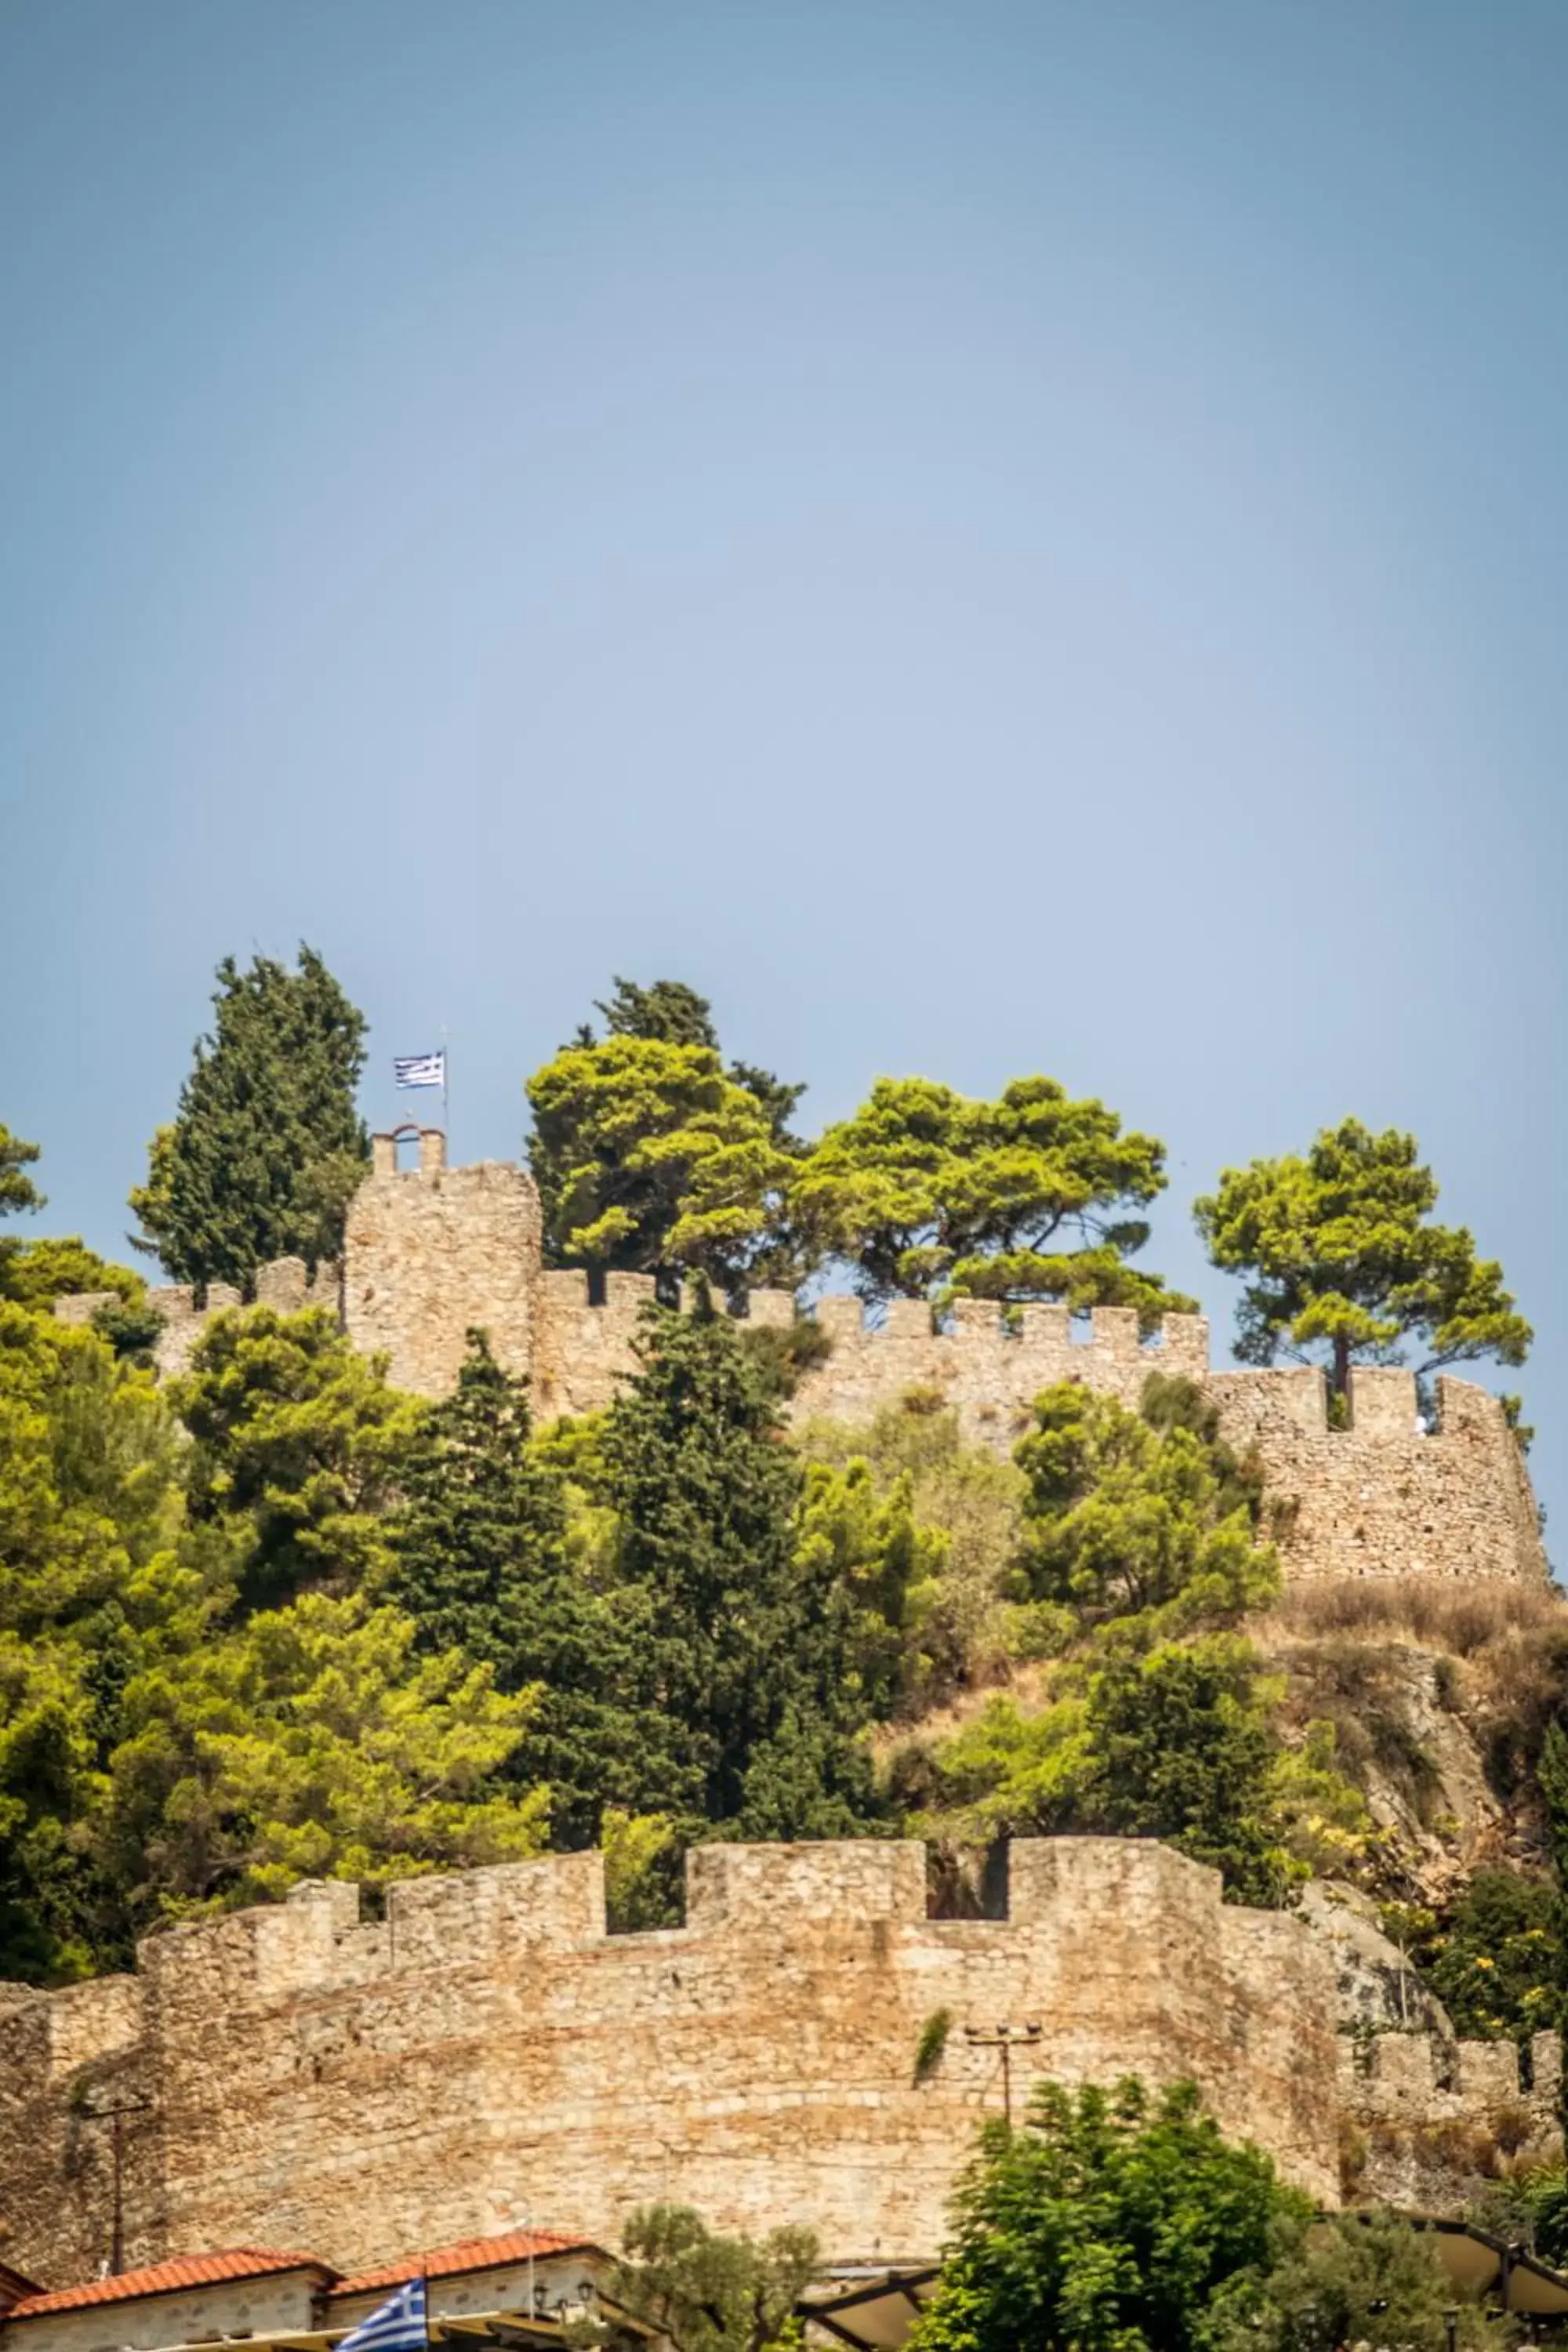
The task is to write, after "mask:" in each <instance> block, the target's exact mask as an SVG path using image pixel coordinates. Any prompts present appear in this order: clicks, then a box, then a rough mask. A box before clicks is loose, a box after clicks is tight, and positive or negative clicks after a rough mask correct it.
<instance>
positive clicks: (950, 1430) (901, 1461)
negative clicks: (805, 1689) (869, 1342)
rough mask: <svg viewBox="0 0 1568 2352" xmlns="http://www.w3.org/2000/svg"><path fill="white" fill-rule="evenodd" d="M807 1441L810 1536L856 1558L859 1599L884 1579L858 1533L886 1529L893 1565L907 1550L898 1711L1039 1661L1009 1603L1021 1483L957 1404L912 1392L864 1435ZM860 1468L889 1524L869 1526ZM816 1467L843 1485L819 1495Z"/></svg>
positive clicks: (824, 1430)
mask: <svg viewBox="0 0 1568 2352" xmlns="http://www.w3.org/2000/svg"><path fill="white" fill-rule="evenodd" d="M804 1328H808V1329H811V1328H816V1327H815V1326H814V1325H806V1326H805V1327H804ZM798 1442H799V1444H800V1445H801V1448H802V1451H803V1453H804V1454H805V1457H806V1461H807V1465H808V1468H807V1485H806V1499H805V1510H804V1514H803V1519H802V1528H803V1536H804V1535H805V1533H807V1532H809V1531H811V1530H812V1529H813V1528H814V1526H816V1527H817V1528H819V1530H820V1531H822V1532H826V1533H827V1534H828V1536H829V1538H830V1540H831V1541H832V1543H833V1544H834V1545H835V1547H836V1548H838V1549H839V1552H840V1556H841V1557H843V1558H846V1559H847V1558H848V1557H849V1556H850V1555H851V1553H853V1556H854V1557H855V1559H857V1560H858V1562H859V1563H860V1565H859V1567H858V1570H857V1580H858V1584H859V1588H860V1590H861V1591H862V1593H864V1592H865V1591H867V1585H866V1578H867V1573H868V1570H869V1571H870V1575H871V1579H872V1583H873V1586H874V1585H875V1583H876V1581H877V1580H878V1571H877V1570H876V1567H875V1561H876V1557H877V1554H876V1550H875V1549H874V1548H872V1549H867V1548H866V1546H865V1544H864V1543H863V1542H862V1540H861V1538H860V1537H859V1535H858V1533H856V1528H857V1524H858V1523H859V1524H860V1525H868V1526H869V1528H870V1531H871V1533H872V1534H873V1536H875V1535H876V1532H877V1529H878V1528H879V1527H880V1528H884V1529H885V1530H886V1533H887V1535H888V1537H889V1538H890V1539H891V1548H890V1549H889V1554H888V1555H887V1557H888V1559H889V1565H890V1566H891V1565H896V1564H897V1554H898V1551H899V1550H900V1549H902V1548H904V1547H906V1546H907V1547H908V1549H909V1551H910V1562H909V1570H908V1573H907V1575H906V1577H905V1579H904V1581H903V1586H902V1598H901V1604H900V1606H901V1627H902V1631H901V1639H900V1656H899V1664H898V1676H897V1680H898V1698H899V1711H900V1712H904V1711H909V1712H911V1713H912V1712H916V1711H919V1710H921V1709H923V1708H926V1707H929V1706H932V1705H940V1704H941V1703H942V1701H943V1700H944V1699H946V1698H947V1697H949V1696H952V1693H953V1692H955V1691H957V1690H962V1689H966V1688H968V1689H978V1688H982V1687H984V1685H986V1684H987V1683H990V1682H993V1681H994V1680H995V1679H997V1677H998V1675H999V1674H1000V1673H1001V1671H1002V1670H1003V1669H1004V1668H1005V1666H1006V1665H1007V1664H1009V1663H1011V1662H1012V1661H1014V1660H1015V1659H1016V1658H1017V1657H1019V1656H1021V1655H1024V1654H1034V1652H1033V1650H1032V1648H1031V1643H1032V1640H1033V1634H1034V1626H1033V1623H1032V1622H1031V1619H1030V1612H1028V1611H1026V1610H1025V1609H1021V1608H1019V1607H1018V1606H1017V1605H1016V1604H1015V1603H1012V1602H1010V1601H1008V1599H1007V1598H1006V1595H1007V1593H1008V1591H1009V1590H1010V1589H1011V1587H1012V1583H1013V1579H1014V1564H1015V1560H1016V1553H1017V1549H1018V1536H1019V1506H1020V1501H1021V1497H1022V1494H1023V1489H1024V1481H1023V1478H1022V1475H1021V1474H1020V1473H1019V1471H1018V1470H1017V1469H1016V1467H1015V1466H1014V1465H1013V1464H1012V1463H1010V1462H1000V1461H998V1460H997V1458H996V1456H995V1454H994V1453H993V1452H992V1451H991V1450H990V1448H989V1447H988V1446H984V1445H970V1444H966V1443H965V1442H964V1439H963V1433H962V1432H961V1430H960V1427H959V1420H958V1415H957V1413H956V1412H954V1411H953V1410H952V1407H951V1406H950V1405H946V1404H944V1403H943V1402H942V1400H941V1399H940V1398H939V1397H937V1396H934V1395H932V1394H930V1393H927V1392H923V1391H910V1392H909V1393H907V1394H906V1395H904V1396H903V1397H900V1399H899V1400H898V1402H896V1403H892V1404H889V1405H885V1406H884V1407H883V1408H882V1409H881V1410H880V1411H879V1412H877V1413H876V1414H875V1415H874V1416H873V1418H872V1419H871V1421H870V1422H869V1423H866V1424H864V1425H861V1426H857V1427H851V1426H846V1425H841V1424H839V1423H832V1422H812V1423H808V1425H807V1427H806V1428H805V1432H804V1433H802V1434H801V1436H800V1438H799V1440H798ZM857 1465H859V1469H860V1473H861V1475H864V1474H868V1475H869V1479H870V1484H871V1487H872V1489H873V1491H874V1494H875V1497H876V1501H877V1505H878V1507H879V1509H880V1510H882V1511H885V1512H886V1513H887V1517H886V1518H885V1519H882V1520H880V1521H879V1520H877V1519H875V1518H873V1519H871V1520H870V1521H867V1519H866V1516H865V1515H866V1512H867V1497H866V1493H865V1488H864V1486H863V1485H862V1484H861V1483H860V1476H859V1475H857V1476H855V1477H854V1478H853V1479H852V1475H851V1474H854V1473H856V1472H857ZM819 1467H820V1468H821V1469H824V1470H831V1471H833V1472H834V1473H836V1474H837V1476H838V1478H839V1479H840V1480H841V1481H842V1484H841V1485H838V1486H831V1487H829V1486H819V1485H817V1484H816V1471H817V1469H818V1468H819ZM906 1496H907V1502H906V1500H905V1499H904V1497H906ZM824 1510H825V1512H826V1518H827V1521H828V1525H827V1528H826V1529H821V1526H820V1520H819V1519H818V1517H817V1514H818V1512H819V1511H824ZM906 1529H907V1532H906ZM847 1538H853V1541H852V1542H850V1541H849V1540H847ZM872 1630H874V1627H873V1629H872ZM879 1705H880V1702H879Z"/></svg>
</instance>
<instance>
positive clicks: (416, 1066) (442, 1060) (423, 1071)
mask: <svg viewBox="0 0 1568 2352" xmlns="http://www.w3.org/2000/svg"><path fill="white" fill-rule="evenodd" d="M392 1067H393V1072H394V1075H395V1077H396V1079H397V1083H398V1085H399V1086H400V1087H444V1086H445V1085H446V1083H447V1049H446V1047H445V1046H444V1045H443V1046H442V1048H441V1051H440V1052H439V1053H438V1054H397V1055H394V1056H393V1063H392Z"/></svg>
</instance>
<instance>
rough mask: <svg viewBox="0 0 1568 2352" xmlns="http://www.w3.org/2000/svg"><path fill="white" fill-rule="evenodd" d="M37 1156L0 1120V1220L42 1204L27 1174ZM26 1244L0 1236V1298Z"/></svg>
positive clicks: (6, 1293) (31, 1145)
mask: <svg viewBox="0 0 1568 2352" xmlns="http://www.w3.org/2000/svg"><path fill="white" fill-rule="evenodd" d="M37 1157H38V1147H37V1144H36V1143H24V1142H23V1140H22V1139H21V1137H20V1136H19V1135H13V1134H12V1132H11V1130H10V1129H9V1128H8V1127H7V1126H6V1125H5V1122H4V1120H0V1217H14V1216H17V1215H20V1214H21V1213H24V1212H26V1213H34V1212H36V1211H37V1210H39V1209H41V1208H42V1207H43V1205H44V1195H43V1194H42V1193H41V1192H39V1190H38V1188H37V1185H36V1184H35V1183H34V1181H33V1180H32V1178H31V1177H30V1176H29V1175H28V1173H27V1171H28V1169H29V1168H30V1167H31V1166H32V1165H33V1163H34V1161H35V1160H37ZM25 1249H26V1244H25V1243H24V1242H19V1241H18V1240H17V1239H16V1235H15V1234H0V1298H9V1297H11V1296H12V1295H13V1292H12V1284H13V1280H14V1269H15V1267H16V1262H17V1260H18V1259H19V1258H20V1257H21V1256H22V1255H23V1253H24V1251H25Z"/></svg>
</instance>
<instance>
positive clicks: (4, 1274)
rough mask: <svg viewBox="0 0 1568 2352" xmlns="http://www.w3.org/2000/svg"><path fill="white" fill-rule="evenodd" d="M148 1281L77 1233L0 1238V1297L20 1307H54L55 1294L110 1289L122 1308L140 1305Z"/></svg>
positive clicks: (67, 1295)
mask: <svg viewBox="0 0 1568 2352" xmlns="http://www.w3.org/2000/svg"><path fill="white" fill-rule="evenodd" d="M146 1289H147V1286H146V1284H145V1283H144V1282H143V1281H142V1277H141V1276H140V1275H139V1274H132V1271H131V1269H130V1267H129V1266H123V1265H114V1264H113V1263H112V1262H111V1260H110V1259H109V1258H105V1257H100V1255H99V1254H98V1252H97V1251H96V1250H90V1249H89V1248H88V1246H87V1244H86V1243H85V1242H83V1241H81V1240H80V1239H79V1237H78V1236H77V1235H76V1234H68V1235H67V1236H66V1237H65V1238H63V1239H60V1240H55V1239H53V1238H50V1239H47V1240H45V1241H37V1242H17V1241H15V1240H14V1239H13V1238H12V1236H10V1235H9V1234H7V1235H5V1237H4V1238H3V1239H0V1298H9V1299H13V1300H15V1302H16V1305H17V1306H18V1307H34V1308H36V1309H47V1308H49V1307H53V1305H54V1303H55V1300H56V1299H57V1298H65V1297H69V1296H70V1295H71V1293H72V1292H75V1291H93V1290H105V1291H109V1292H110V1294H111V1295H112V1296H113V1297H115V1298H116V1299H117V1300H119V1301H120V1302H121V1304H122V1305H124V1306H126V1307H139V1306H140V1304H141V1302H142V1299H143V1298H144V1297H145V1296H146Z"/></svg>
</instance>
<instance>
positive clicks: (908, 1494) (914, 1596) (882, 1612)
mask: <svg viewBox="0 0 1568 2352" xmlns="http://www.w3.org/2000/svg"><path fill="white" fill-rule="evenodd" d="M799 1509H800V1519H799V1532H798V1535H797V1538H796V1545H795V1559H796V1564H797V1567H798V1570H799V1573H800V1575H801V1576H802V1578H803V1580H805V1581H806V1582H808V1583H810V1584H814V1585H816V1586H819V1587H821V1588H823V1589H825V1590H826V1591H829V1592H831V1593H833V1594H834V1595H836V1597H837V1613H838V1617H839V1626H840V1633H839V1639H840V1641H841V1643H842V1646H843V1655H844V1666H845V1673H846V1677H847V1687H848V1688H850V1689H852V1690H853V1691H854V1692H855V1693H856V1694H857V1695H858V1698H859V1699H860V1700H861V1702H862V1703H863V1704H864V1706H866V1708H867V1710H868V1712H869V1713H870V1714H871V1715H873V1716H875V1717H885V1716H887V1715H889V1714H890V1713H891V1712H892V1710H893V1708H894V1707H895V1706H897V1705H898V1703H899V1702H900V1700H901V1699H902V1698H903V1697H904V1696H906V1695H907V1693H908V1692H909V1691H910V1687H911V1685H914V1684H915V1682H916V1680H917V1677H918V1675H919V1670H920V1664H921V1650H920V1646H919V1635H920V1628H921V1624H922V1622H923V1620H924V1619H925V1617H926V1616H927V1615H928V1613H929V1612H931V1609H933V1608H934V1607H935V1605H936V1603H937V1601H938V1599H939V1597H940V1592H941V1586H942V1576H943V1573H944V1571H945V1570H946V1567H947V1563H948V1553H949V1544H948V1541H947V1538H946V1537H945V1535H944V1534H943V1532H942V1529H941V1528H932V1527H926V1526H923V1525H922V1524H921V1521H920V1520H919V1519H918V1518H917V1517H916V1516H915V1508H914V1481H913V1479H912V1478H911V1477H910V1475H909V1474H908V1473H907V1472H906V1473H905V1474H904V1475H902V1476H901V1477H899V1478H896V1479H894V1480H893V1481H892V1482H891V1484H890V1485H889V1486H886V1487H880V1488H879V1486H878V1483H877V1480H876V1477H875V1475H874V1473H873V1471H872V1468H871V1465H870V1464H869V1462H868V1461H865V1460H864V1459H860V1460H851V1461H850V1462H848V1463H847V1464H846V1465H845V1467H844V1468H843V1469H842V1470H837V1469H830V1468H829V1467H828V1465H826V1463H820V1462H819V1463H812V1464H810V1465H808V1466H807V1469H806V1474H805V1491H804V1494H803V1495H802V1497H801V1502H800V1507H799Z"/></svg>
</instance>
